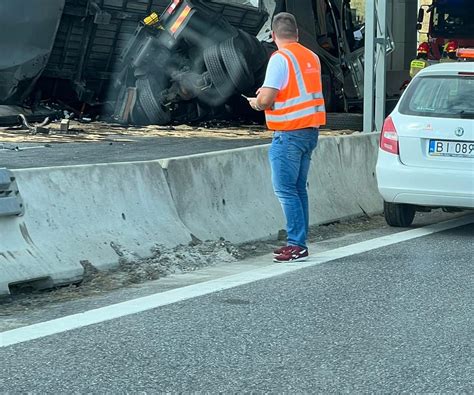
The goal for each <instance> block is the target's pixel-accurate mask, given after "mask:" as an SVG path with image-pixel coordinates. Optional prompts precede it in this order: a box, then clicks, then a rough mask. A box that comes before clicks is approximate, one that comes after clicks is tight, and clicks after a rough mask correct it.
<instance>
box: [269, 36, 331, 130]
mask: <svg viewBox="0 0 474 395" xmlns="http://www.w3.org/2000/svg"><path fill="white" fill-rule="evenodd" d="M277 53H279V54H281V55H283V56H284V57H285V59H286V60H287V62H288V71H289V77H288V84H287V86H286V87H285V88H283V89H282V90H280V91H279V92H278V95H277V97H276V99H275V103H274V104H273V106H272V108H271V109H268V110H266V111H265V118H266V121H267V126H268V128H269V129H272V130H282V131H284V130H296V129H305V128H310V127H319V126H321V125H324V124H325V123H326V109H325V107H324V98H323V89H322V84H321V63H320V61H319V58H318V56H317V55H316V54H315V53H313V52H312V51H310V50H309V49H307V48H305V47H303V46H302V45H301V44H298V43H291V44H288V45H286V46H285V47H284V48H283V49H281V50H278V51H276V52H275V54H277Z"/></svg>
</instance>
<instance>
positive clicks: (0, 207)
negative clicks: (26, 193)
mask: <svg viewBox="0 0 474 395" xmlns="http://www.w3.org/2000/svg"><path fill="white" fill-rule="evenodd" d="M24 212H25V207H24V205H23V200H22V198H21V195H20V191H19V190H18V187H17V184H16V180H15V176H14V175H13V173H12V172H11V171H10V170H8V169H5V168H0V218H1V217H10V216H14V215H23V214H24Z"/></svg>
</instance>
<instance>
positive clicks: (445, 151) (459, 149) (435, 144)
mask: <svg viewBox="0 0 474 395" xmlns="http://www.w3.org/2000/svg"><path fill="white" fill-rule="evenodd" d="M428 153H429V154H430V155H433V156H462V157H466V158H474V142H469V141H446V140H430V146H429V150H428Z"/></svg>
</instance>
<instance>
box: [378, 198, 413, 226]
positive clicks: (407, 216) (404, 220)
mask: <svg viewBox="0 0 474 395" xmlns="http://www.w3.org/2000/svg"><path fill="white" fill-rule="evenodd" d="M415 212H416V210H415V208H414V207H413V206H412V205H410V204H401V203H388V202H383V213H384V216H385V221H386V222H387V224H389V225H390V226H394V227H407V226H410V225H411V224H412V222H413V219H414V218H415Z"/></svg>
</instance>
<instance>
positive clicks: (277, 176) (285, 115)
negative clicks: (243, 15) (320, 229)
mask: <svg viewBox="0 0 474 395" xmlns="http://www.w3.org/2000/svg"><path fill="white" fill-rule="evenodd" d="M272 38H273V40H274V42H275V44H276V45H277V47H278V50H277V51H276V52H275V53H274V54H273V55H272V56H271V58H270V61H269V63H268V66H267V70H266V74H265V81H264V83H263V85H262V87H261V88H260V89H259V90H258V91H257V96H256V97H253V98H248V101H249V104H250V106H251V107H252V108H253V109H254V110H256V111H265V118H266V122H267V126H268V128H269V129H271V130H274V133H273V140H272V144H271V147H270V151H269V158H270V165H271V170H272V184H273V189H274V191H275V194H276V196H277V197H278V200H279V201H280V203H281V206H282V208H283V212H284V214H285V217H286V230H287V234H288V240H287V245H286V246H285V247H282V248H279V249H277V250H275V251H274V261H276V262H290V261H292V262H294V261H301V260H305V259H306V258H307V257H308V247H307V245H306V240H307V236H308V225H309V210H308V192H307V188H306V183H307V178H308V171H309V167H310V163H311V154H312V152H313V150H314V149H315V148H316V145H317V142H318V128H319V127H320V126H321V125H324V124H325V123H326V110H325V107H324V98H323V90H322V83H321V63H320V60H319V58H318V56H317V55H316V54H315V53H314V52H312V51H310V50H309V49H307V48H306V47H304V46H303V45H301V44H299V43H298V28H297V24H296V20H295V17H294V16H293V15H292V14H289V13H287V12H281V13H279V14H277V15H275V17H274V18H273V23H272Z"/></svg>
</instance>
